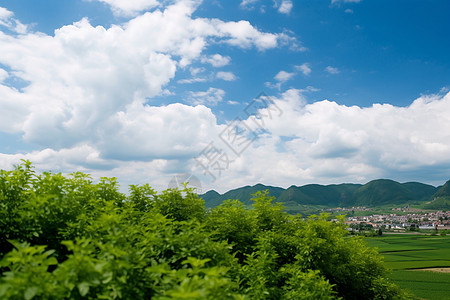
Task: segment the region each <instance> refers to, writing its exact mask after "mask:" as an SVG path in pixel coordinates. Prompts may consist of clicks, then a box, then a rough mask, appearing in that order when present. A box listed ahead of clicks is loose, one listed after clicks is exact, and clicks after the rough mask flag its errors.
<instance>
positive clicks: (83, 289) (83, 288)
mask: <svg viewBox="0 0 450 300" xmlns="http://www.w3.org/2000/svg"><path fill="white" fill-rule="evenodd" d="M78 291H79V292H80V295H81V296H82V297H84V296H86V295H87V293H89V283H87V282H85V281H84V282H82V283H80V284H79V285H78Z"/></svg>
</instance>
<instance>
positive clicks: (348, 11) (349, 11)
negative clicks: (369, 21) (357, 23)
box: [344, 8, 353, 14]
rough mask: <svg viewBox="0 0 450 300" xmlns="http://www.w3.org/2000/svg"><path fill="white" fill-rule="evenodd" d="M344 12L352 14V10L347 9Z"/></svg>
mask: <svg viewBox="0 0 450 300" xmlns="http://www.w3.org/2000/svg"><path fill="white" fill-rule="evenodd" d="M344 12H345V13H347V14H353V9H350V8H347V9H346V10H344Z"/></svg>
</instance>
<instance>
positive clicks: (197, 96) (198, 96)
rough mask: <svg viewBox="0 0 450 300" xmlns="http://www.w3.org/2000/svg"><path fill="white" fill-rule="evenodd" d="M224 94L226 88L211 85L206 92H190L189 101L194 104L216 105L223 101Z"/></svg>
mask: <svg viewBox="0 0 450 300" xmlns="http://www.w3.org/2000/svg"><path fill="white" fill-rule="evenodd" d="M224 96H225V91H224V90H222V89H218V88H213V87H211V88H209V89H208V90H207V91H204V92H190V93H189V96H188V101H189V103H191V104H193V105H200V104H201V105H208V106H215V105H217V104H219V102H222V100H223V97H224Z"/></svg>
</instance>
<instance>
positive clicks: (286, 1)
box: [278, 0, 293, 14]
mask: <svg viewBox="0 0 450 300" xmlns="http://www.w3.org/2000/svg"><path fill="white" fill-rule="evenodd" d="M292 7H293V4H292V1H291V0H283V1H282V2H281V5H280V7H279V8H278V11H279V12H280V13H282V14H289V13H290V12H291V10H292Z"/></svg>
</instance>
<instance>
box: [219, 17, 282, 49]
mask: <svg viewBox="0 0 450 300" xmlns="http://www.w3.org/2000/svg"><path fill="white" fill-rule="evenodd" d="M214 23H215V25H216V27H217V29H218V34H219V36H222V37H229V39H228V40H226V41H225V42H226V43H228V44H230V45H233V46H237V47H241V48H250V47H251V46H252V45H255V46H256V48H257V49H258V50H266V49H270V48H274V47H276V46H277V44H278V38H279V36H278V35H277V34H273V33H262V32H260V31H258V30H257V29H256V28H255V27H253V26H252V25H251V24H250V22H248V21H239V22H226V23H225V22H222V21H216V22H214Z"/></svg>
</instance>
